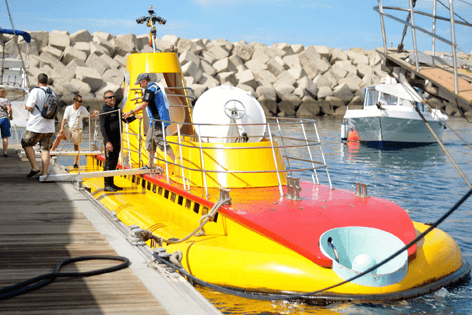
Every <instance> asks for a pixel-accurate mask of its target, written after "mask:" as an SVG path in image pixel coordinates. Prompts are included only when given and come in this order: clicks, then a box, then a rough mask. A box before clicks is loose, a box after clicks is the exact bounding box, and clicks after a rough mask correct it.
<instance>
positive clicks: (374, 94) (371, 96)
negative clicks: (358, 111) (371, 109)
mask: <svg viewBox="0 0 472 315" xmlns="http://www.w3.org/2000/svg"><path fill="white" fill-rule="evenodd" d="M365 92H366V96H365V106H373V105H375V104H376V103H377V102H378V101H379V92H378V91H376V90H375V89H374V88H368V89H366V91H365Z"/></svg>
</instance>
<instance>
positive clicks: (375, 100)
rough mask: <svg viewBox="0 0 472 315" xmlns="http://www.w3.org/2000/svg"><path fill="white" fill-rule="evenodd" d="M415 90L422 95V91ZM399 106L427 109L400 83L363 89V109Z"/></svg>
mask: <svg viewBox="0 0 472 315" xmlns="http://www.w3.org/2000/svg"><path fill="white" fill-rule="evenodd" d="M415 90H416V91H415V92H416V93H418V95H419V96H420V97H423V91H421V90H418V89H415ZM384 106H386V107H384ZM400 106H402V108H398V109H403V110H404V109H406V108H410V109H412V110H414V109H413V106H416V107H417V108H418V109H419V110H420V111H421V112H425V111H427V110H426V109H427V107H425V104H424V103H423V102H422V101H421V100H420V99H418V97H417V96H416V95H414V94H413V93H412V92H411V91H408V89H407V88H406V87H404V86H403V85H402V84H381V85H377V86H369V87H367V88H366V89H365V96H364V110H369V109H380V107H384V109H395V107H400Z"/></svg>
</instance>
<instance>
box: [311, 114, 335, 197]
mask: <svg viewBox="0 0 472 315" xmlns="http://www.w3.org/2000/svg"><path fill="white" fill-rule="evenodd" d="M313 125H314V126H315V131H316V138H317V139H318V143H319V144H320V152H321V157H322V159H323V164H324V166H325V170H326V175H327V176H328V182H329V188H331V189H334V188H333V184H332V183H331V177H330V176H329V171H328V166H327V165H326V160H325V156H324V153H323V148H322V147H321V140H320V136H319V135H318V128H316V123H314V124H313Z"/></svg>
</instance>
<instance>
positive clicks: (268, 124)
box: [267, 123, 284, 197]
mask: <svg viewBox="0 0 472 315" xmlns="http://www.w3.org/2000/svg"><path fill="white" fill-rule="evenodd" d="M267 129H268V130H269V138H270V146H271V147H272V155H273V157H274V163H275V171H276V173H277V180H278V182H279V192H280V197H283V196H284V190H283V189H282V181H281V180H280V174H279V166H278V164H277V156H276V155H275V148H274V140H273V139H272V132H271V130H270V123H267Z"/></svg>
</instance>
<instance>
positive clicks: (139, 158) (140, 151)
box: [138, 119, 143, 168]
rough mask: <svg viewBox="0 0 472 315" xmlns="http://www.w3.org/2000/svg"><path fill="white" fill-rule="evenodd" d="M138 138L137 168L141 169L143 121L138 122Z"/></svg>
mask: <svg viewBox="0 0 472 315" xmlns="http://www.w3.org/2000/svg"><path fill="white" fill-rule="evenodd" d="M138 128H139V132H138V133H139V136H138V166H139V167H140V168H141V167H143V165H142V164H141V163H142V157H143V155H142V150H143V145H142V142H143V136H142V135H143V120H142V119H140V120H139V127H138Z"/></svg>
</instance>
